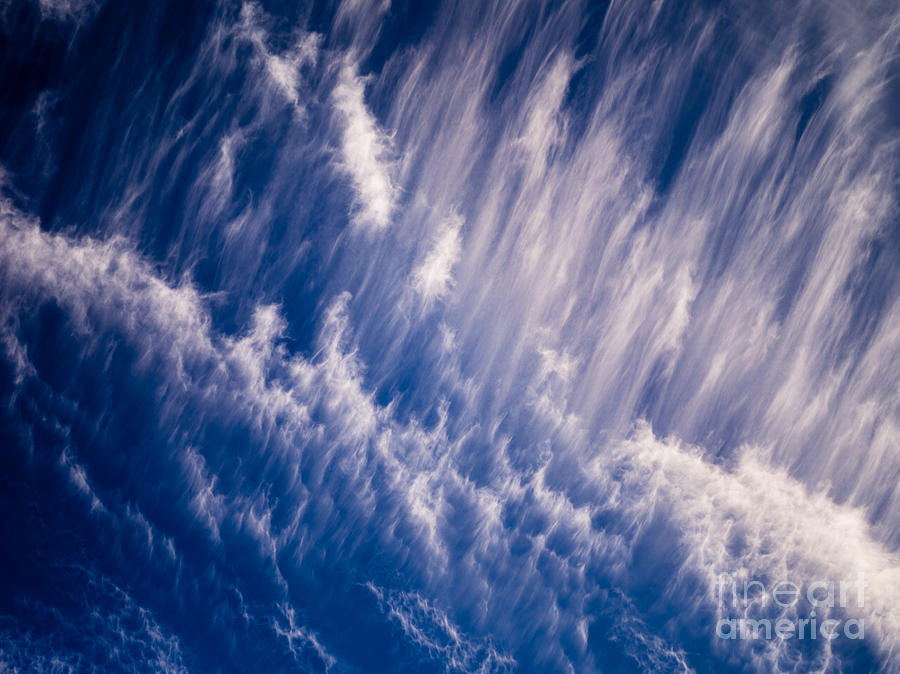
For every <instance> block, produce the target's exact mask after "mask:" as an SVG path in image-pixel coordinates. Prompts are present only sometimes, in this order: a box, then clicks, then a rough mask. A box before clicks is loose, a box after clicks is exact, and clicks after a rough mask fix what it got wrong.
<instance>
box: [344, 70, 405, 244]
mask: <svg viewBox="0 0 900 674" xmlns="http://www.w3.org/2000/svg"><path fill="white" fill-rule="evenodd" d="M332 98H333V100H334V106H335V109H336V110H337V112H338V115H339V116H340V120H341V124H342V126H343V130H342V135H341V162H340V166H341V168H342V169H343V170H344V171H346V173H347V174H348V175H349V176H350V178H351V180H352V181H353V186H354V189H355V191H356V198H357V203H356V208H357V211H356V214H355V221H356V223H357V224H358V225H359V226H361V227H364V228H367V229H370V230H379V229H383V228H385V227H387V226H388V225H389V224H390V221H391V215H392V213H393V211H394V206H395V201H396V193H397V188H396V186H395V185H394V183H393V181H392V178H391V170H392V166H391V161H390V153H391V149H390V139H389V138H388V136H387V134H386V133H385V132H384V131H383V130H382V129H381V128H380V127H379V126H378V122H377V121H376V120H375V118H374V117H373V116H372V113H371V112H370V111H369V109H368V108H367V107H366V102H365V79H364V78H363V77H361V76H360V75H358V74H357V73H356V70H355V68H354V66H353V65H352V64H351V63H350V62H349V61H348V62H345V63H344V64H343V66H342V67H341V70H340V75H339V79H338V84H337V86H336V87H335V89H334V92H333V94H332Z"/></svg>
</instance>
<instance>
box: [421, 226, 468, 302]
mask: <svg viewBox="0 0 900 674" xmlns="http://www.w3.org/2000/svg"><path fill="white" fill-rule="evenodd" d="M461 229H462V220H461V219H460V218H459V217H453V218H450V219H448V220H445V221H444V222H442V223H441V225H440V226H439V227H438V228H437V231H435V233H434V235H433V237H432V240H431V248H430V249H429V250H428V252H427V253H426V255H425V257H424V259H423V260H422V261H421V263H420V264H419V266H418V267H417V268H416V269H415V271H414V272H413V277H412V287H413V289H414V290H415V291H416V292H417V293H418V294H419V296H420V297H421V298H422V300H423V302H424V303H425V304H426V306H427V305H430V304H431V303H432V302H434V301H435V300H439V299H443V298H445V297H446V296H447V295H448V294H449V293H450V291H451V289H452V288H453V267H454V265H455V264H456V263H457V262H458V261H459V257H460V253H461V248H462V244H461V241H460V230H461Z"/></svg>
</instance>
